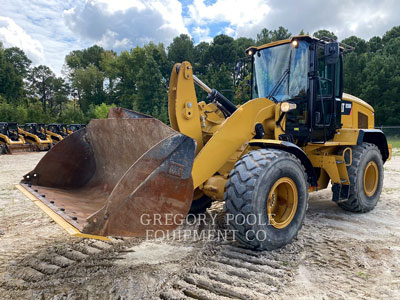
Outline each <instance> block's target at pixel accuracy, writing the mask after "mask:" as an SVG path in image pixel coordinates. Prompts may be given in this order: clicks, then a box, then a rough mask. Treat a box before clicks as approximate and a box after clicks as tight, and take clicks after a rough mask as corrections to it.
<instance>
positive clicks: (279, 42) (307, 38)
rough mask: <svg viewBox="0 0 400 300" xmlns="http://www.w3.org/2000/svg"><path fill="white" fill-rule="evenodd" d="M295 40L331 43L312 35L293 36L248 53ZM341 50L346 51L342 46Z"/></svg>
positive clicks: (255, 47) (254, 47)
mask: <svg viewBox="0 0 400 300" xmlns="http://www.w3.org/2000/svg"><path fill="white" fill-rule="evenodd" d="M293 40H306V41H309V42H310V41H317V42H321V43H324V44H326V43H328V42H329V41H328V40H323V39H319V38H316V37H315V36H311V35H295V36H292V37H290V38H288V39H285V40H279V41H274V42H271V43H268V44H264V45H261V46H252V47H249V48H247V49H246V53H247V52H248V51H249V50H250V49H253V50H255V51H259V50H262V49H265V48H270V47H274V46H278V45H283V44H288V43H291V42H292V41H293ZM340 48H341V50H343V49H344V48H343V47H341V46H340Z"/></svg>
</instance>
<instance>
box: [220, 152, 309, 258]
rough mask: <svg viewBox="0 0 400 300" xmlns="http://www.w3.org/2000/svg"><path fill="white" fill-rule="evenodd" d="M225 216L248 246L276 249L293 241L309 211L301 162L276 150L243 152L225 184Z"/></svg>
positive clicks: (306, 185) (236, 234) (304, 174)
mask: <svg viewBox="0 0 400 300" xmlns="http://www.w3.org/2000/svg"><path fill="white" fill-rule="evenodd" d="M224 198H225V206H224V208H225V211H226V214H227V215H226V219H227V222H228V223H229V225H230V226H231V228H232V229H233V230H235V237H236V238H237V239H238V240H239V241H240V242H241V243H242V244H243V245H245V246H247V247H249V248H253V249H257V250H273V249H276V248H280V247H282V246H284V245H286V244H288V243H290V242H291V241H292V240H293V239H294V238H295V237H296V236H297V233H298V231H299V230H300V228H301V226H302V224H303V221H304V217H305V214H306V210H307V201H308V183H307V177H306V173H305V170H304V167H303V166H302V164H301V162H300V161H299V160H298V159H297V158H295V157H294V156H293V155H291V154H289V153H287V152H284V151H280V150H275V149H260V150H255V151H251V152H250V153H248V154H246V155H244V156H243V157H242V159H241V160H239V161H238V162H237V163H236V164H235V168H234V169H233V170H232V171H231V173H230V175H229V180H228V182H227V185H226V192H225V195H224Z"/></svg>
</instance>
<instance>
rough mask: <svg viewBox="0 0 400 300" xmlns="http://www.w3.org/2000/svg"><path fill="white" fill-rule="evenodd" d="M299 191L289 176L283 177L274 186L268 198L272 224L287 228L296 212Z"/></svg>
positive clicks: (269, 217) (268, 211) (269, 215)
mask: <svg viewBox="0 0 400 300" xmlns="http://www.w3.org/2000/svg"><path fill="white" fill-rule="evenodd" d="M297 203H298V192H297V187H296V184H295V183H294V181H293V180H292V179H290V178H289V177H282V178H280V179H279V180H278V181H276V182H275V184H274V185H273V186H272V188H271V191H270V192H269V195H268V199H267V213H268V219H269V222H270V224H271V225H272V226H274V227H275V228H278V229H282V228H285V227H286V226H288V225H289V224H290V222H292V220H293V217H294V215H295V214H296V210H297Z"/></svg>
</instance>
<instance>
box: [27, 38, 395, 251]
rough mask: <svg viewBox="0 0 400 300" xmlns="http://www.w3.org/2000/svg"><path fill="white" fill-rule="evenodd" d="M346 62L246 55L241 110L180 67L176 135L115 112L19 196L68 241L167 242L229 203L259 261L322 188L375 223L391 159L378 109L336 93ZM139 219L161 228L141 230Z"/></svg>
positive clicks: (295, 51)
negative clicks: (159, 236)
mask: <svg viewBox="0 0 400 300" xmlns="http://www.w3.org/2000/svg"><path fill="white" fill-rule="evenodd" d="M344 51H345V49H344V48H342V47H340V46H339V44H338V43H337V42H330V41H325V40H320V39H316V38H313V37H310V36H296V37H293V38H291V39H288V40H283V41H278V42H273V43H270V44H266V45H263V46H259V47H251V48H249V49H248V50H247V54H248V56H249V58H250V60H251V65H252V67H251V93H252V96H251V99H249V100H248V101H247V102H246V103H244V104H243V105H240V106H238V107H237V106H235V105H234V104H233V103H231V102H230V101H229V100H228V99H227V98H225V97H224V96H223V95H222V94H221V93H219V92H218V91H216V90H214V89H211V88H209V87H208V86H207V85H205V84H204V83H203V82H202V81H201V80H199V79H198V78H197V77H196V76H195V75H194V74H193V68H192V65H191V64H190V63H189V62H183V63H180V64H176V65H175V66H174V67H173V70H172V73H171V78H170V87H169V100H168V104H169V105H168V109H169V119H170V123H171V127H172V128H170V127H167V126H166V125H164V124H163V123H161V122H160V121H158V120H156V119H154V118H151V117H149V116H146V115H143V114H140V113H136V112H133V111H128V110H124V109H121V108H112V109H111V110H110V113H109V119H105V120H92V121H91V122H90V123H89V124H88V126H87V127H86V128H85V129H82V130H80V131H78V132H76V133H75V134H73V135H70V136H68V137H67V138H65V139H64V140H63V141H61V142H60V143H59V145H57V146H56V147H54V148H53V149H52V150H51V151H49V153H47V154H46V155H45V156H44V157H43V159H42V160H41V161H40V162H39V164H38V165H37V166H36V168H35V169H34V170H33V171H31V172H29V173H28V174H26V175H25V176H24V179H23V180H22V182H21V186H20V189H21V190H22V191H23V192H24V193H25V194H26V195H28V196H29V197H30V198H31V199H33V200H34V201H35V203H37V204H38V205H39V206H40V207H41V208H42V209H43V210H45V211H46V212H47V213H48V214H49V215H50V216H51V217H52V218H53V219H54V220H56V222H58V223H59V224H60V225H61V226H63V227H64V228H65V229H67V230H68V231H69V232H70V233H72V234H74V235H78V236H86V237H95V238H103V239H104V238H105V237H106V236H145V235H146V234H147V233H148V231H149V230H171V229H173V228H175V227H176V226H177V224H179V222H177V223H174V224H170V223H167V221H168V218H169V217H168V216H170V217H171V216H172V218H173V219H174V218H175V217H177V218H178V219H179V216H181V217H183V216H184V215H186V214H187V213H188V211H189V210H190V208H192V211H193V212H196V211H197V212H200V211H204V210H205V208H206V207H207V206H208V204H209V203H210V201H211V200H213V201H225V211H226V213H227V217H226V218H227V221H228V223H229V224H230V226H231V228H232V229H233V230H236V234H235V237H236V238H237V239H238V240H239V241H240V242H241V243H243V244H244V245H246V246H247V247H251V248H254V249H259V250H262V249H275V248H278V247H281V246H283V245H285V244H287V243H289V242H291V241H292V240H293V238H295V237H296V235H297V233H298V231H299V229H300V228H301V226H302V223H303V220H304V217H305V213H306V210H307V201H308V193H309V192H312V191H317V190H321V189H325V188H327V186H328V183H329V182H331V183H332V200H333V201H334V202H335V203H337V204H338V205H339V206H340V207H342V208H343V209H346V210H348V211H352V212H367V211H370V210H372V209H373V208H374V207H375V205H376V203H377V201H378V199H379V197H380V194H381V191H382V184H383V175H384V174H383V172H384V170H383V164H384V162H385V161H387V160H388V159H390V155H391V147H390V146H389V145H388V144H387V141H386V137H385V135H384V134H383V132H382V131H380V130H375V129H374V110H373V108H372V107H371V106H370V105H368V104H367V103H365V102H364V101H362V100H360V99H358V98H356V97H354V96H351V95H347V94H344V93H343V69H342V66H343V63H342V59H343V52H344ZM148 71H149V72H151V70H148ZM195 84H197V85H199V86H200V87H201V88H202V89H203V90H205V91H206V92H207V93H208V101H207V102H205V101H200V102H198V100H197V96H196V92H195ZM143 215H148V216H151V217H155V216H161V217H160V218H159V219H157V220H159V223H156V224H154V223H152V224H143V223H141V222H140V220H141V217H142V216H143ZM174 220H175V219H174Z"/></svg>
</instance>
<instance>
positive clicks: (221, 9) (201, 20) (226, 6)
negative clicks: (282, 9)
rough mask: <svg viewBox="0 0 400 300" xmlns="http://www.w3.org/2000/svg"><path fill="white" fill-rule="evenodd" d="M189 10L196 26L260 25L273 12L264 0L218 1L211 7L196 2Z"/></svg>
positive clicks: (201, 2)
mask: <svg viewBox="0 0 400 300" xmlns="http://www.w3.org/2000/svg"><path fill="white" fill-rule="evenodd" d="M188 9H189V15H190V17H191V21H192V22H193V23H195V24H199V25H205V24H210V23H219V22H228V23H229V24H230V25H231V26H239V27H241V26H253V25H254V24H258V23H259V22H261V21H262V20H263V19H264V18H265V17H266V16H267V15H268V13H269V12H270V10H271V8H270V6H269V5H268V4H267V3H265V1H262V0H252V1H243V0H217V1H216V2H215V3H213V4H211V5H206V4H205V1H204V0H194V1H193V4H191V5H189V6H188Z"/></svg>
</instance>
